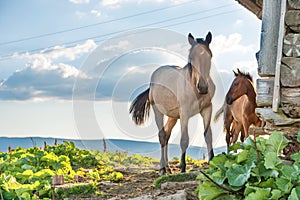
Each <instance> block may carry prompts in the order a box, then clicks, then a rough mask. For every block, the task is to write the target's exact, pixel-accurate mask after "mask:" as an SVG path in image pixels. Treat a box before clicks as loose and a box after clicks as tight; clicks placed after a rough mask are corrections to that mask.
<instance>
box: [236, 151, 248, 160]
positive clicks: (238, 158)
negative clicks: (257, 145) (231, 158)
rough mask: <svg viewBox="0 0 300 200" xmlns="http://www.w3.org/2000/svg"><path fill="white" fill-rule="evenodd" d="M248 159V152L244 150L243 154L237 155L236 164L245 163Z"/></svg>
mask: <svg viewBox="0 0 300 200" xmlns="http://www.w3.org/2000/svg"><path fill="white" fill-rule="evenodd" d="M247 158H248V151H247V150H243V151H242V152H240V153H239V154H238V155H237V158H236V162H237V163H241V162H244V161H245V160H247Z"/></svg>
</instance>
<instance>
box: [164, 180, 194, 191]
mask: <svg viewBox="0 0 300 200" xmlns="http://www.w3.org/2000/svg"><path fill="white" fill-rule="evenodd" d="M199 184H200V181H185V182H165V183H162V184H161V186H160V188H161V189H162V190H169V189H176V188H192V187H197V186H198V185H199Z"/></svg>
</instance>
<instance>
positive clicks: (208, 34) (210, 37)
mask: <svg viewBox="0 0 300 200" xmlns="http://www.w3.org/2000/svg"><path fill="white" fill-rule="evenodd" d="M211 39H212V35H211V32H210V31H209V32H208V33H207V35H206V38H205V41H206V43H207V44H210V43H211Z"/></svg>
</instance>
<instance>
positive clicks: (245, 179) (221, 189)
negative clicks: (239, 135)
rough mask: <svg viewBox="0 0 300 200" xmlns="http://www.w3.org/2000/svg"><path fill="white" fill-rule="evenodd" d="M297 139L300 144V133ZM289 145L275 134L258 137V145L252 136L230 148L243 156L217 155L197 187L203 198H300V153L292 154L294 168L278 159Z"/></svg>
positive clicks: (237, 154) (281, 136)
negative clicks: (265, 137) (267, 136)
mask: <svg viewBox="0 0 300 200" xmlns="http://www.w3.org/2000/svg"><path fill="white" fill-rule="evenodd" d="M297 140H298V142H300V133H298V137H297ZM288 142H289V140H287V139H286V138H285V137H284V136H283V135H282V134H280V133H278V132H274V133H272V134H271V136H270V137H269V139H264V138H262V137H258V138H257V141H256V145H255V143H254V141H253V140H252V139H251V138H250V137H249V138H248V139H247V140H246V142H245V143H243V144H241V143H236V144H235V145H233V146H231V147H230V151H238V152H239V153H231V154H225V153H223V154H219V155H217V156H215V157H214V158H213V159H212V160H211V162H210V164H209V168H208V169H207V170H205V171H202V174H201V175H199V176H198V177H197V179H199V180H202V181H203V183H202V184H200V185H199V186H198V188H197V194H198V196H199V198H200V199H203V200H210V199H246V200H250V199H288V200H292V199H300V152H297V153H295V154H293V155H291V159H293V164H292V165H288V164H287V163H286V162H283V160H281V159H280V158H279V157H278V155H280V154H281V153H282V150H283V149H284V148H285V146H286V145H287V144H288ZM257 152H258V153H259V156H260V161H259V159H258V155H257Z"/></svg>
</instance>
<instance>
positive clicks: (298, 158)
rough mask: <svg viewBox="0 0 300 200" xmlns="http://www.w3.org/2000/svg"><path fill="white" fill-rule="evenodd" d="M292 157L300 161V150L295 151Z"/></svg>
mask: <svg viewBox="0 0 300 200" xmlns="http://www.w3.org/2000/svg"><path fill="white" fill-rule="evenodd" d="M291 158H292V159H293V160H294V161H296V162H298V163H300V152H298V153H294V154H293V155H291Z"/></svg>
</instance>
